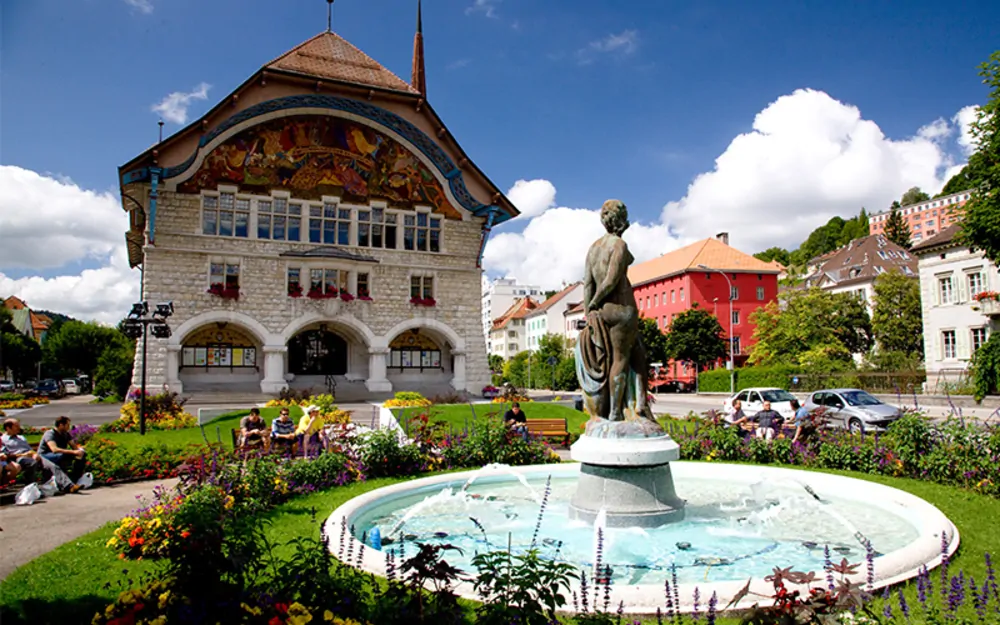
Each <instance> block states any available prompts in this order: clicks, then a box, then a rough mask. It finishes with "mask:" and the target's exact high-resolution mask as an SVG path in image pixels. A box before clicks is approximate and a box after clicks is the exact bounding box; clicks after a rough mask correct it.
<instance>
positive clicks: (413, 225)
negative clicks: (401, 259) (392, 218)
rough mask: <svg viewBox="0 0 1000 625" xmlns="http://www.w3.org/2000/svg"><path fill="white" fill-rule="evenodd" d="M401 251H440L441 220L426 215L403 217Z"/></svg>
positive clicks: (418, 214)
mask: <svg viewBox="0 0 1000 625" xmlns="http://www.w3.org/2000/svg"><path fill="white" fill-rule="evenodd" d="M403 249H405V250H409V251H414V250H416V251H418V252H440V251H441V219H440V218H439V217H431V216H430V215H428V214H427V213H417V214H416V215H404V216H403Z"/></svg>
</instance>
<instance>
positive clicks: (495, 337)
mask: <svg viewBox="0 0 1000 625" xmlns="http://www.w3.org/2000/svg"><path fill="white" fill-rule="evenodd" d="M536 308H538V302H536V301H535V300H533V299H531V298H530V297H523V298H521V299H518V300H516V301H515V302H514V303H513V304H511V306H510V308H508V309H507V310H505V311H504V313H503V314H502V315H501V316H499V317H497V318H496V319H495V320H494V321H493V327H492V328H491V330H490V336H489V343H490V354H496V355H497V356H500V357H501V358H503V359H504V360H507V359H509V358H513V357H514V356H516V355H517V354H518V353H520V352H523V351H524V350H526V349H527V348H528V346H527V343H528V341H527V333H526V332H525V325H524V318H525V317H526V316H527V315H528V313H530V312H531V311H533V310H535V309H536Z"/></svg>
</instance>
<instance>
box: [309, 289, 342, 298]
mask: <svg viewBox="0 0 1000 625" xmlns="http://www.w3.org/2000/svg"><path fill="white" fill-rule="evenodd" d="M337 295H338V294H337V291H336V289H334V290H332V291H327V292H325V293H324V292H323V291H317V290H314V289H310V290H309V295H308V297H309V299H333V298H335V297H337Z"/></svg>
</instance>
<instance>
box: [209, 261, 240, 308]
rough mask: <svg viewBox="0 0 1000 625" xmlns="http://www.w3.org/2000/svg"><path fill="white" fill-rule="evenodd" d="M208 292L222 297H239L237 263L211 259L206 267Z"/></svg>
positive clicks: (238, 269)
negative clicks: (207, 267)
mask: <svg viewBox="0 0 1000 625" xmlns="http://www.w3.org/2000/svg"><path fill="white" fill-rule="evenodd" d="M208 292H209V293H211V294H212V295H217V296H219V297H221V298H223V299H239V297H240V265H239V263H233V262H226V261H224V260H221V259H213V260H212V261H211V262H210V263H209V269H208Z"/></svg>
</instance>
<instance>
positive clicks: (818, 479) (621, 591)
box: [324, 461, 960, 614]
mask: <svg viewBox="0 0 1000 625" xmlns="http://www.w3.org/2000/svg"><path fill="white" fill-rule="evenodd" d="M670 465H671V468H672V469H673V470H674V471H675V472H674V478H675V480H676V479H683V478H684V477H692V478H695V477H696V478H698V479H723V478H722V477H721V474H722V473H724V471H725V470H727V469H728V470H730V471H732V470H736V471H738V472H739V473H737V475H747V474H748V473H749V471H748V469H752V470H753V471H754V472H755V473H754V475H755V477H756V476H761V477H765V478H766V477H768V476H771V475H773V476H782V477H789V476H790V475H799V476H808V478H809V485H810V486H812V487H813V488H814V489H815V490H817V491H820V492H822V491H826V492H829V491H830V490H836V492H837V493H838V495H837V496H838V497H839V498H846V499H851V500H862V501H865V502H867V503H872V504H873V505H877V506H879V507H881V508H883V509H885V510H887V511H891V510H890V508H889V504H896V505H898V506H901V507H902V508H903V510H897V511H896V512H895V514H897V515H898V516H905V517H906V518H907V520H908V521H910V522H911V523H912V524H913V525H914V526H915V527H916V529H917V530H918V533H919V534H918V537H917V538H916V539H915V540H914V541H913V542H911V543H910V544H908V545H906V546H904V547H902V548H900V549H897V550H895V551H892V552H890V553H888V554H884V555H882V556H879V557H877V558H876V559H875V571H876V577H875V584H874V586H873V587H872V589H873V590H879V589H882V588H884V587H886V586H891V585H894V584H898V583H900V582H903V581H906V580H909V579H912V578H915V577H916V576H917V575H918V574H919V573H920V571H921V569H922V568H923V567H926V568H927V570H933V569H935V568H937V567H939V566H940V565H941V563H942V548H941V545H942V540H941V533H942V531H943V532H944V533H945V535H946V537H947V548H946V549H945V555H946V556H947V557H948V558H949V559H950V558H952V557H953V556H954V554H955V552H956V551H957V550H958V547H959V542H960V536H959V531H958V528H957V527H956V526H955V524H954V523H952V522H951V520H950V519H949V518H948V517H947V516H946V515H945V514H944V513H943V512H941V510H939V509H938V508H937V507H936V506H934V505H933V504H931V503H930V502H928V501H926V500H925V499H922V498H920V497H918V496H916V495H913V494H911V493H908V492H906V491H903V490H900V489H898V488H893V487H891V486H886V485H884V484H878V483H876V482H870V481H867V480H861V479H858V478H854V477H848V476H844V475H837V474H834V473H821V472H814V471H803V470H800V469H792V468H785V467H773V466H766V465H746V464H732V463H721V462H690V461H687V462H685V461H680V462H671V463H670ZM580 466H581V465H580V464H579V463H562V464H543V465H528V466H519V467H505V468H486V467H484V468H482V469H472V470H469V471H461V472H454V473H441V474H438V475H431V476H428V477H424V478H418V479H416V480H409V481H405V482H400V483H397V484H391V485H389V486H383V487H381V488H377V489H375V490H372V491H369V492H367V493H364V494H361V495H358V496H357V497H354V498H353V499H350V500H348V501H346V502H345V503H343V504H341V505H340V506H339V507H337V508H336V509H335V510H334V511H333V512H332V513H331V514H330V516H329V517H328V518H327V520H326V522H325V524H324V529H325V531H326V535H327V537H328V538H329V550H330V552H331V554H332V555H333V556H334V557H338V551H339V550H340V544H341V542H343V544H344V545H345V551H346V552H347V553H353V554H358V553H359V550H360V548H361V546H362V543H361V541H360V540H358V539H357V538H355V537H354V536H353V535H352V534H351V533H350V531H349V529H347V528H350V527H351V524H352V520H353V519H357V518H358V517H359V516H360V515H362V514H364V513H365V512H366V511H367V510H368V509H369V508H371V507H373V506H375V505H377V504H382V503H385V502H386V501H391V500H392V499H398V498H401V497H404V496H407V495H411V494H413V493H414V492H415V491H419V490H429V489H433V488H435V487H445V486H447V485H449V484H456V485H461V484H464V482H465V481H467V480H468V479H469V478H470V477H472V476H473V475H476V474H478V477H477V478H476V481H477V482H486V483H489V482H496V481H500V480H504V481H506V480H513V479H516V478H514V477H513V476H511V474H510V473H509V469H510V468H513V469H515V470H516V471H517V472H518V473H520V474H522V475H524V476H525V477H526V478H528V479H530V478H531V477H532V476H544V475H546V474H551V475H552V476H553V478H571V477H573V476H574V475H577V474H578V473H579V470H580ZM692 469H695V471H694V472H692V471H691V470H692ZM712 474H719V477H716V476H715V475H712ZM725 479H729V480H732V479H733V475H732V474H730V475H727V476H725ZM747 481H748V482H750V481H754V480H747ZM845 483H846V485H847V486H848V488H846V489H845V488H844V486H845ZM827 484H832V485H839V486H840V488H835V489H832V488H824V485H827ZM866 495H867V497H865V496H866ZM904 512H905V514H904ZM344 533H346V536H345V535H343V534H344ZM344 559H345V560H346V558H344ZM350 563H351V564H352V565H355V566H356V565H357V558H356V557H355V558H352V559H351V562H350ZM861 564H862V566H860V567H859V572H858V573H856V574H855V575H853V576H849V577H848V578H847V579H848V580H850V581H854V582H860V583H864V582H865V581H866V578H867V573H866V571H865V566H864V564H865V560H864V559H863V558H862V560H861ZM360 568H362V569H363V570H365V571H367V572H371V573H375V574H376V575H379V576H381V577H385V574H386V571H385V557H384V555H383V552H382V551H376V550H374V549H371V548H370V547H368V546H367V545H365V546H364V551H363V553H362V557H361V566H360ZM806 572H808V571H806ZM815 573H816V577H817V582H819V584H816V583H814V584H813V586H814V587H815V586H817V585H823V584H825V582H823V581H822V580H823V578H824V576H825V572H824V571H822V570H819V571H815ZM745 584H746V581H733V580H729V581H719V582H704V583H700V584H680V585H679V594H680V599H681V611H682V612H691V611H693V609H694V605H693V599H692V596H693V593H694V590H695V588H697V589H698V590H699V593H700V597H701V602H700V603H701V609H704V606H705V605H706V603H707V601H708V598H709V597H710V596H711V595H712V593H713V592H715V593H716V594H717V596H718V600H719V604H720V605H725V604H726V603H728V602H729V600H730V599H731V598H732V597H733V596H735V595H736V593H737V592H739V591H740V590H741V589H742V588H743V586H744V585H745ZM788 586H789V590H792V589H800V590H804V589H805V586H794V585H788ZM571 588H572V589H577V586H576V585H575V584H574V585H572V586H571ZM454 590H455V593H456V594H457V595H458V596H460V597H463V598H466V599H471V600H474V601H479V600H480V599H479V596H478V595H477V594H476V592H475V589H474V587H473V584H472V583H471V582H460V583H458V584H456V586H455V589H454ZM750 591H751V595H749V596H748V598H747V599H744V600H743V601H741V602H740V604H739V605H737V606H736V607H735V608H734V609H747V608H749V607H750V606H751V605H753V603H756V602H759V601H760V600H762V599H765V597H770V596H771V595H772V594H773V592H774V588H773V585H772V584H770V583H769V582H765V581H764V580H763V578H752V580H751V583H750ZM611 592H612V603H614V604H615V605H617V604H618V602H619V601H622V602H624V605H625V611H626V612H627V613H629V614H655V613H656V610H657V608H658V607H659V608H660V609H663V606H664V597H663V587H662V585H661V584H634V585H626V584H619V585H615V586H612V589H611ZM754 593H757V594H760V595H764V597H756V598H754V597H753V594H754ZM765 600H766V599H765ZM566 612H571V610H566Z"/></svg>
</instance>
